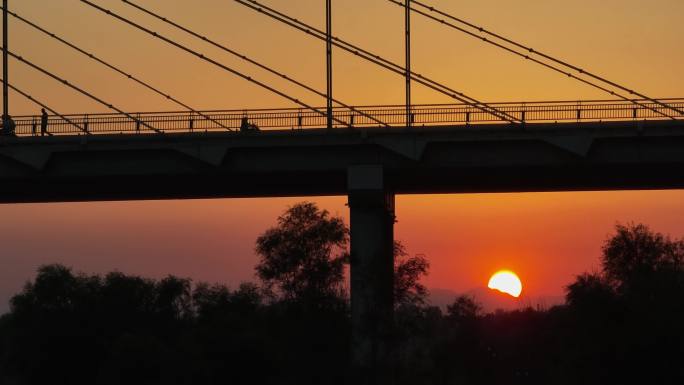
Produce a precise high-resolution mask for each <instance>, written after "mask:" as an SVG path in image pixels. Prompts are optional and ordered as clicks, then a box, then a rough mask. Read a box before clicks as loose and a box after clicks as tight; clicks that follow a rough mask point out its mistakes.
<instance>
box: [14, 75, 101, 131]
mask: <svg viewBox="0 0 684 385" xmlns="http://www.w3.org/2000/svg"><path fill="white" fill-rule="evenodd" d="M0 82H1V83H5V79H0ZM7 87H9V88H11V89H13V90H14V91H15V92H17V93H19V94H21V95H22V96H24V97H25V98H26V99H28V100H30V101H32V102H33V103H36V104H37V105H39V106H41V107H43V108H45V109H46V110H48V111H50V112H52V114H53V115H56V116H59V117H60V118H62V119H64V121H66V122H67V123H69V124H71V125H72V126H74V127H76V128H78V129H79V130H81V131H83V132H84V133H86V134H88V135H90V132H88V131H86V130H85V129H84V128H83V127H81V126H79V125H78V124H76V123H74V122H73V121H72V120H71V119H69V118H67V117H66V116H64V115H62V114H60V113H59V112H57V111H55V110H53V109H52V108H50V107H48V106H47V105H45V104H44V103H41V102H40V101H38V100H36V99H35V98H34V97H33V96H31V95H29V94H27V93H26V92H24V91H22V90H20V89H19V88H17V87H15V86H13V85H12V84H10V83H7ZM48 134H49V135H52V134H50V133H48Z"/></svg>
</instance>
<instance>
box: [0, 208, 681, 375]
mask: <svg viewBox="0 0 684 385" xmlns="http://www.w3.org/2000/svg"><path fill="white" fill-rule="evenodd" d="M348 235H349V233H348V229H347V228H346V225H345V224H344V222H343V221H342V220H341V219H340V218H337V217H332V216H330V214H329V213H328V212H326V211H322V210H319V209H318V208H317V207H316V206H315V205H313V204H310V203H303V204H299V205H295V206H293V207H291V208H290V209H288V210H287V211H286V212H285V213H284V214H283V215H282V216H281V217H279V218H278V222H277V224H276V226H274V227H273V228H271V229H268V230H267V231H266V232H264V234H263V235H262V236H260V237H259V238H258V239H257V242H256V251H257V254H258V255H259V257H260V260H259V263H258V265H257V266H256V273H257V277H258V279H259V280H258V283H257V284H250V283H248V284H242V285H241V286H239V287H238V288H235V289H233V290H231V289H229V288H228V287H226V286H223V285H209V284H204V283H200V284H193V283H192V282H191V281H190V280H188V279H182V278H177V277H167V278H165V279H161V280H151V279H145V278H142V277H137V276H130V275H125V274H122V273H110V274H107V275H105V276H99V275H86V274H79V273H74V272H73V271H71V270H70V269H69V268H66V267H64V266H60V265H51V266H44V267H42V268H40V269H39V271H38V274H37V276H36V277H35V279H34V280H33V281H32V282H29V283H28V284H27V285H26V287H25V288H24V290H23V291H22V292H21V293H19V294H17V295H16V296H14V297H13V298H12V300H11V312H10V313H9V314H6V315H5V316H3V317H2V318H0V384H10V385H11V384H164V385H173V384H266V385H267V384H345V383H348V380H349V379H348V367H349V346H350V336H349V331H350V320H349V303H348V293H347V291H346V289H345V284H344V281H345V277H344V271H345V265H346V264H347V263H348V259H349V256H348V254H347V243H348ZM395 256H396V261H397V262H396V264H395V301H396V317H395V318H396V327H395V331H394V351H395V352H396V353H395V357H394V360H393V361H394V362H395V376H394V377H395V379H396V383H397V384H493V383H504V384H577V383H582V384H626V383H658V384H680V383H684V365H682V357H684V329H683V328H682V326H683V325H684V242H682V241H681V240H672V239H669V238H668V237H666V236H663V235H661V234H658V233H655V232H652V231H651V230H650V229H649V228H647V227H646V226H643V225H629V226H617V228H616V233H615V234H614V235H612V236H611V237H610V238H608V239H607V240H606V242H605V244H604V247H603V253H602V260H601V266H602V267H601V270H600V271H598V272H595V273H591V274H584V275H581V276H579V277H577V279H576V280H575V282H573V283H571V284H570V285H568V287H567V296H566V304H565V305H562V306H556V307H553V308H551V309H548V310H533V309H527V310H519V311H511V312H503V311H499V312H496V313H493V314H483V313H482V312H481V309H480V307H479V306H478V304H477V303H476V302H475V301H473V300H472V299H471V298H468V297H458V298H455V299H454V302H453V303H452V304H451V305H450V306H448V307H447V309H446V310H444V311H442V310H441V309H439V308H436V307H432V306H430V305H429V304H428V303H427V301H426V299H427V291H426V289H425V287H424V286H422V285H421V284H420V278H421V277H423V276H424V275H425V274H427V271H428V268H429V266H428V264H427V262H426V261H425V259H424V258H421V257H411V256H410V255H409V254H408V253H407V252H406V251H405V249H404V248H403V246H402V245H401V244H397V245H396V247H395Z"/></svg>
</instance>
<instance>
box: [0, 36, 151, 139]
mask: <svg viewBox="0 0 684 385" xmlns="http://www.w3.org/2000/svg"><path fill="white" fill-rule="evenodd" d="M0 49H1V50H3V51H4V50H5V48H4V47H2V48H0ZM7 53H8V54H9V55H10V56H12V57H13V58H15V59H17V60H19V61H20V62H22V63H24V64H26V65H28V66H29V67H31V68H33V69H35V70H37V71H40V72H42V73H43V74H45V75H47V76H49V77H51V78H53V79H55V80H57V81H59V82H61V83H62V84H64V85H65V86H67V87H69V88H71V89H73V90H76V91H78V92H79V93H81V94H83V95H85V96H87V97H89V98H90V99H93V100H95V101H96V102H98V103H100V104H102V105H104V106H106V107H107V108H110V109H112V110H114V111H116V112H118V113H120V114H122V115H125V116H126V117H127V118H129V119H131V120H133V121H134V122H136V123H140V124H142V125H143V126H145V127H147V128H149V129H150V130H153V131H155V132H157V133H159V134H163V132H162V131H161V130H159V129H157V128H154V127H152V126H150V125H149V124H147V123H145V122H143V121H141V120H139V119H136V118H135V117H133V116H132V115H131V114H129V113H127V112H124V111H123V110H121V109H119V108H117V107H116V106H114V105H112V104H110V103H107V102H105V101H104V100H102V99H100V98H98V97H97V96H95V95H93V94H91V93H90V92H88V91H85V90H84V89H82V88H80V87H78V86H76V85H73V84H71V83H69V81H68V80H66V79H64V78H61V77H59V76H57V75H55V74H53V73H52V72H50V71H48V70H45V69H43V68H42V67H40V66H38V65H36V64H33V63H32V62H30V61H28V60H26V59H24V58H23V57H21V56H19V55H16V54H15V53H14V52H12V51H7Z"/></svg>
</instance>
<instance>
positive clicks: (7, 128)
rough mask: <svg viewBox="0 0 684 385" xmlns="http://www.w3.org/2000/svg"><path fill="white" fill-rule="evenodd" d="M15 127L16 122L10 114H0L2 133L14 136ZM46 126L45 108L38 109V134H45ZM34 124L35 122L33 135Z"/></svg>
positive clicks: (46, 115) (34, 127) (34, 133)
mask: <svg viewBox="0 0 684 385" xmlns="http://www.w3.org/2000/svg"><path fill="white" fill-rule="evenodd" d="M16 128H17V124H16V122H15V121H14V119H12V116H11V115H3V116H2V135H9V136H14V135H15V130H16ZM47 128H48V114H47V111H45V108H41V109H40V135H41V136H44V135H45V134H47ZM36 134H37V133H36V126H35V123H34V125H33V135H36Z"/></svg>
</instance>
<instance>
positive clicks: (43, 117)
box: [40, 108, 48, 136]
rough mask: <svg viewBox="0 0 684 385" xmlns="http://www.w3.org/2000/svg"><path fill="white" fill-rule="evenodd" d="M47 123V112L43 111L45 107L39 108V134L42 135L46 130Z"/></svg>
mask: <svg viewBox="0 0 684 385" xmlns="http://www.w3.org/2000/svg"><path fill="white" fill-rule="evenodd" d="M47 125H48V114H47V112H45V108H41V109H40V136H44V135H45V133H46V132H47Z"/></svg>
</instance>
